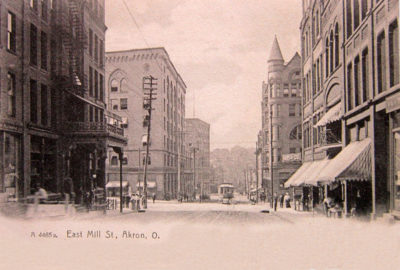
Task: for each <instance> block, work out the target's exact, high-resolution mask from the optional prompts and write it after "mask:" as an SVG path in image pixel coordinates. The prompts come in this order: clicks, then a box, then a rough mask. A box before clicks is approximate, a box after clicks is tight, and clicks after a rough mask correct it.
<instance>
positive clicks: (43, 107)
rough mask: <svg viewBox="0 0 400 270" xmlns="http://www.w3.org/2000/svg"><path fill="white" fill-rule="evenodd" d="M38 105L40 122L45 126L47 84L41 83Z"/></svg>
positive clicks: (46, 122)
mask: <svg viewBox="0 0 400 270" xmlns="http://www.w3.org/2000/svg"><path fill="white" fill-rule="evenodd" d="M40 107H41V123H42V125H43V126H47V124H48V121H47V112H48V110H47V108H48V105H47V85H44V84H42V86H41V89H40Z"/></svg>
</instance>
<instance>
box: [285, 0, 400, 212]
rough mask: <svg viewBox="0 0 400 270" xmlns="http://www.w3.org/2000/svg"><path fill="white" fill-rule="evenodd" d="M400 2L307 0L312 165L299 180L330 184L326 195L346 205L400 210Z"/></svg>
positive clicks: (304, 29)
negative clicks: (311, 172)
mask: <svg viewBox="0 0 400 270" xmlns="http://www.w3.org/2000/svg"><path fill="white" fill-rule="evenodd" d="M398 4H399V3H398V1H390V0H387V1H385V0H375V1H374V0H365V1H359V0H353V1H350V0H343V1H339V0H336V1H303V19H302V22H301V34H302V56H303V57H302V60H303V62H302V66H303V74H302V76H303V91H304V93H303V94H304V99H303V133H304V140H303V146H304V147H303V148H304V155H303V156H304V159H303V161H304V163H303V166H305V164H306V163H309V164H308V166H309V169H307V168H303V169H304V170H303V172H300V173H299V174H298V175H297V177H298V178H300V179H303V180H302V181H297V182H298V183H297V184H299V182H300V184H301V182H303V183H306V184H307V183H308V184H309V185H311V186H314V187H320V188H321V187H323V192H320V195H322V197H326V196H331V197H335V198H336V199H337V200H338V201H341V202H342V205H343V209H344V212H345V213H349V212H350V211H351V210H352V208H354V209H356V211H359V212H364V213H370V214H372V215H373V216H375V215H381V214H383V213H387V212H391V213H392V214H397V215H398V213H399V210H400V207H399V196H398V194H399V192H398V191H399V183H398V181H397V174H398V167H399V166H398V165H399V162H398V160H397V158H396V154H398V149H399V147H398V139H397V138H398V133H397V127H398V125H397V123H398V121H397V120H398V110H399V108H400V107H399V105H398V104H399V97H398V96H399V91H400V90H399V34H398V18H399V9H398ZM322 159H324V160H325V161H323V162H319V163H320V164H321V165H312V164H311V163H314V164H316V162H311V163H310V161H315V160H322ZM303 166H302V167H303ZM307 170H308V172H310V171H314V173H313V174H311V175H310V174H308V173H307ZM299 171H301V168H300V169H299ZM306 174H308V177H304V175H306ZM293 181H294V182H291V183H292V184H293V183H295V184H296V180H295V179H293ZM360 198H362V200H360ZM319 201H320V200H319Z"/></svg>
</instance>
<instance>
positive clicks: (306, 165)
mask: <svg viewBox="0 0 400 270" xmlns="http://www.w3.org/2000/svg"><path fill="white" fill-rule="evenodd" d="M311 163H312V162H305V163H303V165H301V166H300V168H298V169H297V171H296V172H295V173H294V174H293V175H292V176H290V177H289V179H288V180H287V181H286V182H285V188H288V187H291V186H295V183H296V182H298V181H299V180H301V179H303V174H304V172H305V171H306V170H307V169H308V168H309V167H310V166H311Z"/></svg>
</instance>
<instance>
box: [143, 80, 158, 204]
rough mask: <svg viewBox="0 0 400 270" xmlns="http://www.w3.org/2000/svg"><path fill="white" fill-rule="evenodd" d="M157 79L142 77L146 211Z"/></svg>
mask: <svg viewBox="0 0 400 270" xmlns="http://www.w3.org/2000/svg"><path fill="white" fill-rule="evenodd" d="M156 81H157V79H156V78H154V77H153V76H151V75H150V76H147V77H143V93H144V96H145V97H144V99H143V109H145V110H146V111H147V113H148V114H147V115H146V116H145V119H144V122H143V123H144V124H145V125H147V138H146V158H145V164H144V176H143V177H144V179H143V196H144V203H143V208H144V209H147V167H148V163H149V145H150V132H151V112H152V110H153V107H152V102H153V100H156V98H155V97H154V96H156V95H157V94H156V93H154V92H155V91H156V90H157V83H156Z"/></svg>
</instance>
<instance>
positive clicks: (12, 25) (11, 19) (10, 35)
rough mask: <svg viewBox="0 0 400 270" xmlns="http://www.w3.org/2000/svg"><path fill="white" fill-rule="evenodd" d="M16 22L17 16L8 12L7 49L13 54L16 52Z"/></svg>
mask: <svg viewBox="0 0 400 270" xmlns="http://www.w3.org/2000/svg"><path fill="white" fill-rule="evenodd" d="M16 29H17V28H16V22H15V14H13V13H11V12H8V18H7V49H8V50H9V51H11V52H14V53H15V52H16V49H17V48H16V47H17V46H16V33H15V31H16Z"/></svg>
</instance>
